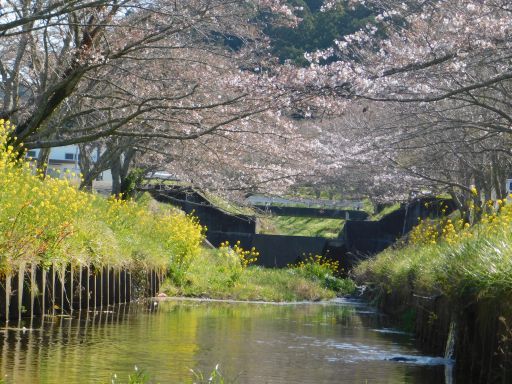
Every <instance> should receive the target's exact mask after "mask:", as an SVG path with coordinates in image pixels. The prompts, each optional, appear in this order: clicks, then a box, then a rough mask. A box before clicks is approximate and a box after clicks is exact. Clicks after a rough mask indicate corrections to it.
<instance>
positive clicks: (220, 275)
mask: <svg viewBox="0 0 512 384" xmlns="http://www.w3.org/2000/svg"><path fill="white" fill-rule="evenodd" d="M233 249H235V250H236V249H237V247H236V246H235V247H234V248H233ZM239 253H240V252H236V251H235V252H234V251H233V250H232V249H231V248H226V247H221V248H220V249H219V250H204V251H203V254H202V255H201V257H199V258H197V259H195V260H194V261H193V262H192V263H191V265H190V269H189V270H188V272H187V275H186V277H185V279H184V280H178V281H177V280H176V278H175V276H171V278H169V279H168V280H167V282H166V283H165V284H164V286H163V287H162V290H163V291H164V292H165V293H166V294H167V295H169V296H189V297H205V298H212V299H233V300H260V301H278V302H281V301H302V300H313V301H316V300H324V299H330V298H333V297H335V296H336V295H347V294H351V293H352V292H353V290H354V288H355V286H354V284H353V282H352V281H350V280H344V279H337V278H335V277H334V270H335V269H336V268H337V265H333V264H332V263H330V262H329V261H327V260H324V259H319V258H316V259H310V260H308V261H306V262H305V263H302V264H300V265H296V266H291V267H290V268H286V269H267V268H262V267H258V266H251V265H249V264H248V263H246V262H244V261H243V260H240V257H239ZM249 257H251V256H249Z"/></svg>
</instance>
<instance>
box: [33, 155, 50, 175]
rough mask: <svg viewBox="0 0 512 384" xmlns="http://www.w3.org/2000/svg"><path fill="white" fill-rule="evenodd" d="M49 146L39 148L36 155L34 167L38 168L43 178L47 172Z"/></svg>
mask: <svg viewBox="0 0 512 384" xmlns="http://www.w3.org/2000/svg"><path fill="white" fill-rule="evenodd" d="M50 151H51V149H50V148H41V149H40V150H39V155H38V156H37V162H36V168H37V169H38V170H40V172H41V177H42V178H43V179H44V178H45V177H46V174H47V173H48V161H49V160H50Z"/></svg>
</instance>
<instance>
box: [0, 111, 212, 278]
mask: <svg viewBox="0 0 512 384" xmlns="http://www.w3.org/2000/svg"><path fill="white" fill-rule="evenodd" d="M11 129H12V127H11V126H10V125H9V123H8V122H4V121H0V273H3V274H7V273H9V272H11V271H13V270H15V269H16V268H17V266H18V265H20V264H22V263H36V264H41V265H43V266H49V265H51V264H67V263H73V264H79V263H80V264H92V265H94V266H97V267H100V266H103V265H107V264H108V265H111V266H124V267H135V268H144V267H151V268H168V267H169V265H174V266H175V268H186V267H187V266H188V264H189V263H190V261H191V260H192V259H193V258H195V257H197V256H198V255H199V252H200V250H201V241H202V238H203V233H202V228H201V226H200V225H199V224H198V223H197V221H196V220H195V219H193V218H191V217H188V216H186V215H184V214H183V213H182V212H180V211H177V210H171V209H163V208H161V207H159V206H156V205H153V204H152V203H151V202H150V201H149V200H146V201H143V202H140V203H136V202H133V201H123V200H119V199H105V198H103V197H100V196H96V195H93V194H90V193H85V192H81V191H79V190H77V189H76V188H75V187H74V186H72V185H70V183H69V182H68V180H67V177H66V176H68V175H63V177H62V179H56V178H51V177H43V175H42V173H41V172H40V171H37V170H34V168H33V166H32V165H31V164H29V163H28V162H26V161H25V160H24V156H23V154H19V153H16V152H15V151H14V148H12V147H11V146H9V145H8V144H7V133H8V132H9V130H11ZM69 176H70V178H74V177H75V175H71V174H69Z"/></svg>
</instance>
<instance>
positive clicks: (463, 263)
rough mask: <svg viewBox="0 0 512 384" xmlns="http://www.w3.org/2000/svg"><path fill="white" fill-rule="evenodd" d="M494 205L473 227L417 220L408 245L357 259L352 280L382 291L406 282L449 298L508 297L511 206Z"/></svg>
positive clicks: (511, 261) (458, 222)
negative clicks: (419, 222)
mask: <svg viewBox="0 0 512 384" xmlns="http://www.w3.org/2000/svg"><path fill="white" fill-rule="evenodd" d="M497 204H498V206H499V210H498V212H491V213H488V214H485V215H484V216H483V219H482V221H481V222H480V223H479V224H477V225H475V226H471V227H470V226H469V224H467V223H464V222H462V221H461V220H456V219H455V218H454V219H450V218H444V219H442V220H441V221H438V222H423V223H421V224H420V225H419V226H418V227H416V228H415V229H414V230H413V232H412V233H411V235H410V239H409V240H410V241H409V244H408V245H406V246H401V247H397V248H395V249H389V250H386V251H384V252H382V253H381V254H380V255H378V256H377V257H376V258H374V259H371V260H368V261H365V262H363V263H361V264H360V265H359V266H358V267H357V269H356V271H355V273H356V277H357V279H358V280H359V281H360V282H365V283H369V284H370V285H374V286H377V287H380V288H382V289H384V290H386V291H392V290H403V289H404V288H406V287H407V288H408V289H411V290H414V291H415V292H417V293H424V294H440V295H444V296H446V297H448V298H451V299H458V298H462V297H472V298H474V299H475V300H476V299H482V298H490V297H491V298H492V297H500V296H505V297H510V294H511V293H512V205H507V204H505V203H504V202H503V201H498V203H497ZM489 206H492V203H489Z"/></svg>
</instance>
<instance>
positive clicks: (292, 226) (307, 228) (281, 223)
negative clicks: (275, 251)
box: [258, 216, 345, 238]
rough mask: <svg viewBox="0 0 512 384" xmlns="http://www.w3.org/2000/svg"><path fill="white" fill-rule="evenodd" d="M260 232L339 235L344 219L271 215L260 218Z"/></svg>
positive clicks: (324, 235) (291, 234) (296, 234)
mask: <svg viewBox="0 0 512 384" xmlns="http://www.w3.org/2000/svg"><path fill="white" fill-rule="evenodd" d="M258 220H259V232H260V233H265V234H272V235H289V236H319V237H328V238H335V237H338V235H339V233H340V232H341V229H342V228H343V224H344V222H345V221H344V220H341V219H324V218H312V217H293V216H269V217H262V218H259V219H258Z"/></svg>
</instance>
